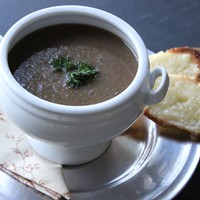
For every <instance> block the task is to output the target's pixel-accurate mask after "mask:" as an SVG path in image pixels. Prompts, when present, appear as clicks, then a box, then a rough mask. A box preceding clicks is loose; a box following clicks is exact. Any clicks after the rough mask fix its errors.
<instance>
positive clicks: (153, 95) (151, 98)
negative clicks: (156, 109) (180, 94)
mask: <svg viewBox="0 0 200 200" xmlns="http://www.w3.org/2000/svg"><path fill="white" fill-rule="evenodd" d="M158 77H161V80H160V82H159V85H158V86H157V87H156V88H155V89H154V85H155V82H156V79H157V78H158ZM149 86H150V88H149V90H148V91H147V93H146V96H145V104H146V105H152V104H156V103H159V102H160V101H162V100H163V98H164V97H165V95H166V93H167V90H168V87H169V76H168V74H167V71H166V70H165V68H164V67H157V68H155V69H154V70H153V71H152V72H151V74H150V78H149Z"/></svg>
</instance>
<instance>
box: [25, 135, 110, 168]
mask: <svg viewBox="0 0 200 200" xmlns="http://www.w3.org/2000/svg"><path fill="white" fill-rule="evenodd" d="M27 138H28V142H29V144H30V146H31V147H32V148H33V150H34V151H35V152H36V153H37V154H39V155H40V156H41V157H43V158H45V159H47V160H49V161H51V162H54V163H57V164H62V165H79V164H83V163H87V162H89V161H92V160H94V159H95V158H97V157H99V156H100V155H101V154H103V153H104V152H105V151H106V150H107V148H108V147H109V146H110V143H111V141H106V142H103V143H100V144H96V145H92V146H87V147H63V146H59V145H54V144H52V143H48V142H46V141H41V140H38V139H36V138H33V137H31V136H27Z"/></svg>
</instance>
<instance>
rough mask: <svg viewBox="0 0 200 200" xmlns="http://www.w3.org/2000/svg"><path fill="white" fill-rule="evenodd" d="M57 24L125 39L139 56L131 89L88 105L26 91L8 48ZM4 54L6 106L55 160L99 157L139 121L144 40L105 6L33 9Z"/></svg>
mask: <svg viewBox="0 0 200 200" xmlns="http://www.w3.org/2000/svg"><path fill="white" fill-rule="evenodd" d="M56 24H83V25H84V24H85V25H92V26H95V27H99V28H103V29H105V30H107V31H109V32H112V33H114V34H115V35H117V36H118V37H119V38H121V39H122V40H123V41H124V43H126V45H127V46H128V47H129V48H130V49H131V50H132V52H133V53H134V54H135V56H136V58H137V60H138V69H137V73H136V76H135V78H134V80H133V81H132V83H131V84H130V85H129V86H128V88H127V89H125V90H124V91H123V92H122V93H120V94H119V95H117V96H116V97H113V98H112V99H109V100H107V101H105V102H102V103H98V104H93V105H86V106H67V105H60V104H56V103H51V102H48V101H45V100H42V99H40V98H38V97H36V96H34V95H33V94H31V93H29V92H28V91H26V90H25V89H24V88H23V87H22V86H21V85H20V84H19V83H18V82H17V81H16V80H15V78H14V77H13V75H12V73H11V69H10V68H9V64H8V54H9V51H10V50H11V48H12V47H13V46H14V45H15V44H16V43H17V42H19V40H20V39H22V38H23V37H25V36H26V35H28V34H29V33H32V32H33V31H35V30H39V29H40V28H44V27H47V26H51V25H56ZM16 56H17V55H16ZM0 57H1V61H0V62H1V78H0V84H1V105H2V107H3V109H4V111H5V113H6V115H7V116H8V117H9V118H10V119H11V120H12V121H13V122H14V123H15V124H16V125H17V126H19V127H20V128H21V129H22V130H24V131H25V133H26V134H27V136H28V140H29V143H30V144H31V146H32V147H33V149H34V150H35V151H36V152H38V153H39V154H40V155H41V156H43V157H45V158H47V159H49V160H51V161H53V162H56V163H61V164H70V165H71V164H72V165H73V164H80V163H84V162H88V161H90V160H92V159H94V158H96V157H98V156H99V155H100V154H102V153H103V152H104V151H105V150H106V149H107V148H108V146H109V144H110V141H111V140H112V138H114V137H116V136H117V135H119V134H120V133H122V132H123V131H125V130H126V129H127V128H128V127H130V126H131V125H132V124H133V123H134V121H135V120H136V119H137V118H138V116H139V115H140V114H141V112H142V110H143V108H144V106H145V104H144V101H143V99H144V97H145V91H146V85H147V82H148V78H149V65H148V57H147V52H146V48H145V46H144V43H143V41H142V40H141V38H140V36H139V35H138V34H137V33H136V31H135V30H134V29H133V28H132V27H130V26H129V25H128V24H127V23H125V22H124V21H122V20H121V19H119V18H118V17H116V16H113V15H112V14H109V13H107V12H105V11H101V10H98V9H94V8H88V7H83V6H59V7H53V8H47V9H44V10H40V11H37V12H34V13H32V14H30V15H28V16H26V17H24V18H22V19H21V20H19V21H18V22H17V23H16V24H14V25H13V26H12V27H11V28H10V30H9V31H8V32H7V33H6V35H5V36H4V38H3V40H2V42H1V50H0ZM58 155H59V156H58Z"/></svg>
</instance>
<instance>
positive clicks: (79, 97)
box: [8, 24, 138, 105]
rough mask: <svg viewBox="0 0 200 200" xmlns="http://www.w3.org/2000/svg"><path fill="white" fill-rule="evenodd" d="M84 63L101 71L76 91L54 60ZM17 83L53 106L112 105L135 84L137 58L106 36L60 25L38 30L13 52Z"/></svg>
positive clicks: (11, 62) (89, 28)
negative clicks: (115, 99) (63, 58)
mask: <svg viewBox="0 0 200 200" xmlns="http://www.w3.org/2000/svg"><path fill="white" fill-rule="evenodd" d="M63 55H64V56H69V57H70V58H72V59H73V60H79V61H86V62H89V63H91V64H92V66H94V67H96V68H98V71H99V74H98V76H97V77H96V78H95V79H94V80H92V81H91V82H89V83H87V84H85V85H83V86H80V87H75V88H70V87H68V86H67V85H66V82H67V76H66V74H65V73H60V72H56V71H55V70H54V69H53V68H52V66H51V64H50V63H51V61H52V60H53V59H55V58H57V57H58V56H63ZM8 61H9V66H10V68H11V71H12V73H13V75H14V77H15V79H16V80H17V81H18V82H19V83H20V84H21V85H22V87H24V88H25V89H26V90H28V91H29V92H30V93H32V94H34V95H36V96H38V97H40V98H42V99H44V100H47V101H50V102H54V103H58V104H65V105H89V104H96V103H99V102H103V101H105V100H108V99H110V98H112V97H114V96H116V95H118V94H119V93H121V92H122V91H123V90H124V89H125V88H127V86H128V85H129V84H130V83H131V82H132V80H133V78H134V76H135V74H136V71H137V67H138V63H137V59H136V57H135V56H134V53H133V52H132V51H131V50H130V49H129V48H128V47H127V46H126V45H125V44H124V42H123V41H122V40H121V39H119V38H118V37H117V36H115V35H114V34H112V33H109V32H108V31H105V30H103V29H99V28H95V27H92V26H86V25H76V24H73V25H69V24H65V25H56V26H50V27H46V28H43V29H40V30H38V31H35V32H33V33H31V34H29V35H28V36H26V37H25V38H23V39H22V40H21V41H19V42H18V43H17V44H16V45H15V46H14V47H13V48H12V49H11V51H10V52H9V57H8Z"/></svg>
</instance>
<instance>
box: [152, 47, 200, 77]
mask: <svg viewBox="0 0 200 200" xmlns="http://www.w3.org/2000/svg"><path fill="white" fill-rule="evenodd" d="M149 60H150V66H151V68H152V69H153V68H155V67H156V66H160V65H161V66H164V67H165V68H166V69H167V71H168V73H169V74H176V75H181V76H184V77H187V78H190V79H193V80H198V81H200V48H190V47H179V48H172V49H169V50H167V51H166V52H163V51H160V52H158V53H157V54H152V55H150V56H149Z"/></svg>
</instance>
